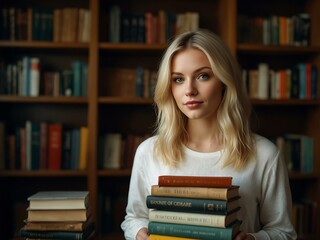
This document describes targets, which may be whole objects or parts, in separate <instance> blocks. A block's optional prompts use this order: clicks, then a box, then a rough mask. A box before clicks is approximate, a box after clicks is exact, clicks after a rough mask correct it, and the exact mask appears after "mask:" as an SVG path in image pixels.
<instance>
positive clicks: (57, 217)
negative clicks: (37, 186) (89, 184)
mask: <svg viewBox="0 0 320 240" xmlns="http://www.w3.org/2000/svg"><path fill="white" fill-rule="evenodd" d="M28 201H29V207H28V209H27V215H28V218H27V219H26V220H25V224H24V226H23V227H22V228H21V230H20V235H21V237H24V238H27V239H64V240H67V239H70V240H72V239H76V240H87V239H89V238H91V237H92V236H93V235H94V232H95V231H94V223H93V221H92V220H91V218H90V216H91V214H90V207H89V192H87V191H43V192H38V193H36V194H34V195H32V196H30V197H29V198H28Z"/></svg>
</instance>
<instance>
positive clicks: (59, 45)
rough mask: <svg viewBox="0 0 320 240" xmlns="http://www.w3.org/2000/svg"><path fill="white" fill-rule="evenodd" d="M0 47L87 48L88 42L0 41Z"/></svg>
mask: <svg viewBox="0 0 320 240" xmlns="http://www.w3.org/2000/svg"><path fill="white" fill-rule="evenodd" d="M0 47H7V48H34V49H37V48H40V49H49V48H58V49H59V48H60V49H66V48H67V49H88V48H89V44H88V43H74V42H70V43H69V42H49V41H48V42H44V41H43V42H41V41H0Z"/></svg>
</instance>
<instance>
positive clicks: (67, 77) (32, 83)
mask: <svg viewBox="0 0 320 240" xmlns="http://www.w3.org/2000/svg"><path fill="white" fill-rule="evenodd" d="M42 65H44V64H42V62H41V60H40V59H39V58H38V57H30V56H25V57H23V58H22V59H19V60H18V61H17V62H15V63H5V62H1V64H0V94H7V95H16V96H33V97H37V96H40V95H41V96H86V95H87V88H88V87H87V84H88V64H87V63H85V62H82V61H80V60H75V61H73V62H71V66H70V67H69V68H65V69H63V70H61V71H51V70H50V71H48V70H46V67H45V66H42Z"/></svg>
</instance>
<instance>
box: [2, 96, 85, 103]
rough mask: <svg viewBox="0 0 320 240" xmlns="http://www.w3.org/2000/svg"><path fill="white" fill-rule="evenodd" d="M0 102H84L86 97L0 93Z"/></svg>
mask: <svg viewBox="0 0 320 240" xmlns="http://www.w3.org/2000/svg"><path fill="white" fill-rule="evenodd" d="M0 102H11V103H58V104H65V103H70V104H73V103H75V104H86V103H88V99H87V98H85V97H47V96H39V97H21V96H12V95H0Z"/></svg>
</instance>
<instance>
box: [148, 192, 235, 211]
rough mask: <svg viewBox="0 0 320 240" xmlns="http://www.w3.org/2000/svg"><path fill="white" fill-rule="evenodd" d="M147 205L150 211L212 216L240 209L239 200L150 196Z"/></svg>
mask: <svg viewBox="0 0 320 240" xmlns="http://www.w3.org/2000/svg"><path fill="white" fill-rule="evenodd" d="M146 203H147V207H148V208H150V209H158V210H166V211H182V212H196V213H211V214H227V213H228V212H231V211H232V210H234V209H236V208H238V207H240V203H239V198H234V199H232V200H230V201H226V200H214V199H195V198H182V197H162V196H152V195H149V196H147V200H146Z"/></svg>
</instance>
